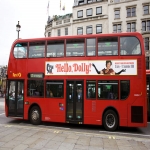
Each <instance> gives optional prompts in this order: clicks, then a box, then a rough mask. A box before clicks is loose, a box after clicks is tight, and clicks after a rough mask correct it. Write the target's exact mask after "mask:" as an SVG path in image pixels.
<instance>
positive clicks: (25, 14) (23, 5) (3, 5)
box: [0, 0, 74, 65]
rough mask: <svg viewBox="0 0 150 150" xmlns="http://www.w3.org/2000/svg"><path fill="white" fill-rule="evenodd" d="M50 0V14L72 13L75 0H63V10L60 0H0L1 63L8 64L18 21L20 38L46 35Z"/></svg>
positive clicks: (15, 37)
mask: <svg viewBox="0 0 150 150" xmlns="http://www.w3.org/2000/svg"><path fill="white" fill-rule="evenodd" d="M48 1H49V15H50V16H53V15H64V14H67V13H72V6H73V2H74V0H61V11H60V0H0V65H7V64H8V59H9V53H10V48H11V45H12V43H13V42H14V40H16V39H17V35H18V34H17V31H16V25H17V23H18V21H20V25H21V31H20V32H19V37H20V38H22V39H26V38H37V37H44V31H45V25H46V23H47V19H48V13H47V6H48ZM64 5H65V11H63V10H62V7H63V6H64Z"/></svg>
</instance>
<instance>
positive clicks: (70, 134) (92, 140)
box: [0, 124, 150, 150]
mask: <svg viewBox="0 0 150 150" xmlns="http://www.w3.org/2000/svg"><path fill="white" fill-rule="evenodd" d="M37 149H40V150H150V138H149V137H146V136H145V137H142V138H138V137H135V136H133V137H131V136H130V137H129V136H118V135H115V134H113V135H112V134H111V133H110V134H102V133H99V134H95V133H83V132H82V133H81V132H75V131H71V130H67V129H56V128H52V129H49V128H48V127H43V126H33V125H30V126H29V125H19V124H18V125H16V124H15V125H13V124H12V125H11V124H0V150H37Z"/></svg>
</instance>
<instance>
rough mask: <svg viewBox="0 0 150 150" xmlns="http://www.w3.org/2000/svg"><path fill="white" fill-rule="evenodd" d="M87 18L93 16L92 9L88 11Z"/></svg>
mask: <svg viewBox="0 0 150 150" xmlns="http://www.w3.org/2000/svg"><path fill="white" fill-rule="evenodd" d="M86 15H87V16H92V8H90V9H87V10H86Z"/></svg>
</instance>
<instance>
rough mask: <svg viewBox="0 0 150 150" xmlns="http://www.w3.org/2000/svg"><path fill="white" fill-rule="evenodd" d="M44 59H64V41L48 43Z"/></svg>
mask: <svg viewBox="0 0 150 150" xmlns="http://www.w3.org/2000/svg"><path fill="white" fill-rule="evenodd" d="M46 57H64V41H48V42H47V54H46Z"/></svg>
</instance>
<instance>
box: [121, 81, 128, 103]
mask: <svg viewBox="0 0 150 150" xmlns="http://www.w3.org/2000/svg"><path fill="white" fill-rule="evenodd" d="M120 88H121V90H120V92H121V93H120V95H121V98H120V99H121V100H124V99H126V98H127V97H128V96H129V93H130V82H129V81H128V80H125V81H120Z"/></svg>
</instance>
